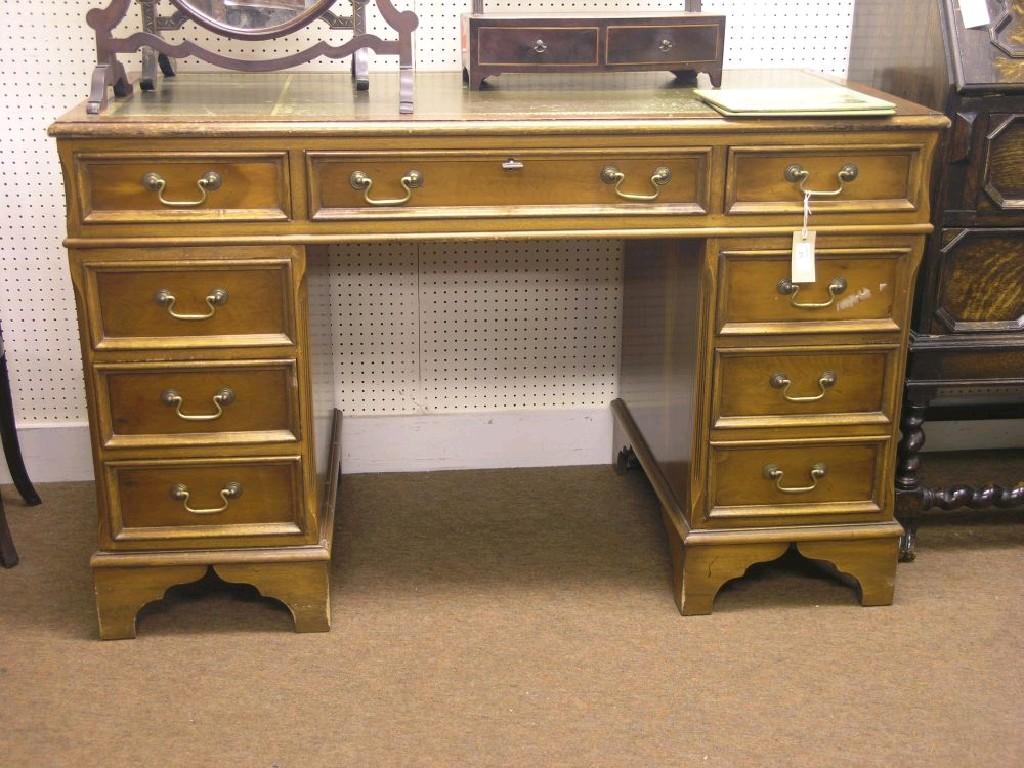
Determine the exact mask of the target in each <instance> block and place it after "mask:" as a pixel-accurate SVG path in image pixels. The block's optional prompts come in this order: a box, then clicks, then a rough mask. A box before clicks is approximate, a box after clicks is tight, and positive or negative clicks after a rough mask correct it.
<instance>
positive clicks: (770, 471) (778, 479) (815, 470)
mask: <svg viewBox="0 0 1024 768" xmlns="http://www.w3.org/2000/svg"><path fill="white" fill-rule="evenodd" d="M827 473H828V467H826V466H825V465H824V464H820V463H819V464H815V465H814V466H813V467H811V484H810V485H803V486H798V487H796V488H790V487H787V486H785V485H783V484H782V477H783V472H782V470H781V469H779V467H778V465H776V464H768V465H767V466H766V467H765V468H764V476H765V479H766V480H774V481H775V487H776V488H778V489H779V490H780V491H782V492H783V493H788V494H790V495H796V494H801V493H810V492H811V491H813V490H814V489H815V488H817V487H818V481H819V480H821V478H823V477H824V476H825V475H826V474H827Z"/></svg>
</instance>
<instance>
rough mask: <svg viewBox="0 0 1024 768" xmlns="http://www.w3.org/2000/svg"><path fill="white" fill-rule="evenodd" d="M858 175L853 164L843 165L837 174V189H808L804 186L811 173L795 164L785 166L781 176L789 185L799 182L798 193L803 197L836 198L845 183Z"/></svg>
mask: <svg viewBox="0 0 1024 768" xmlns="http://www.w3.org/2000/svg"><path fill="white" fill-rule="evenodd" d="M859 174H860V169H859V168H857V166H856V165H854V164H853V163H847V164H846V165H844V166H843V167H842V168H840V169H839V173H838V174H837V176H838V178H839V188H838V189H808V188H807V186H806V185H807V180H808V179H809V178H810V177H811V172H810V171H808V170H807V169H806V168H804V167H803V166H802V165H799V164H797V163H793V164H792V165H789V166H786V171H785V173H784V174H783V175H784V176H785V177H786V181H788V182H790V183H791V184H796V183H797V182H800V191H801V192H803V193H804V194H805V195H811V196H812V197H838V196H839V195H841V194H842V193H843V190H844V189H846V185H847V183H849V182H851V181H853V180H854V179H856V178H857V176H858V175H859Z"/></svg>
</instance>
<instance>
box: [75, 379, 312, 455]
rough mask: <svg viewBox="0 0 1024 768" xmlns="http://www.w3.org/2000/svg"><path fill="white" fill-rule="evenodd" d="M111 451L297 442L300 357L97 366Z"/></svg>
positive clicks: (102, 417)
mask: <svg viewBox="0 0 1024 768" xmlns="http://www.w3.org/2000/svg"><path fill="white" fill-rule="evenodd" d="M94 371H95V374H96V384H97V386H96V392H97V403H98V410H99V427H100V432H101V435H102V440H103V445H104V446H105V447H107V448H121V447H142V446H145V447H148V446H179V445H203V444H219V445H224V444H236V443H269V442H278V443H280V442H292V443H294V442H296V441H298V439H299V434H300V429H299V423H300V421H299V403H298V379H297V375H296V370H295V361H294V360H268V361H253V362H250V361H222V362H190V363H186V362H181V363H173V364H160V363H137V364H118V365H96V366H95V368H94Z"/></svg>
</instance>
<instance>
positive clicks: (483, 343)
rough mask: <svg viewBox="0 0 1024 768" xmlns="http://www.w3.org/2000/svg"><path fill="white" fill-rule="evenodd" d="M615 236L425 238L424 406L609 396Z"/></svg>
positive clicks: (520, 404)
mask: <svg viewBox="0 0 1024 768" xmlns="http://www.w3.org/2000/svg"><path fill="white" fill-rule="evenodd" d="M622 251H623V247H622V242H621V241H593V242H582V243H577V242H564V241H563V242H557V241H550V242H515V241H511V242H505V243H501V244H487V245H465V244H463V245H445V244H440V243H439V244H435V245H427V246H423V247H422V248H421V252H420V270H419V273H420V280H419V283H420V291H419V294H420V295H419V299H420V300H419V305H420V323H419V327H420V355H421V359H420V381H421V393H422V402H423V404H424V405H425V407H426V408H427V409H428V410H435V411H437V410H451V411H470V410H488V409H515V408H591V407H604V406H607V404H608V403H609V402H611V401H612V400H613V399H614V398H615V397H616V379H617V374H618V365H619V337H620V327H621V306H622V297H621V290H622V289H621V283H622Z"/></svg>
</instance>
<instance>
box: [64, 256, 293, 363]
mask: <svg viewBox="0 0 1024 768" xmlns="http://www.w3.org/2000/svg"><path fill="white" fill-rule="evenodd" d="M293 253H294V252H293V251H292V250H291V249H281V248H278V249H272V248H263V249H245V248H239V249H216V248H188V249H154V250H147V251H144V252H133V251H115V252H107V253H106V254H100V255H95V254H91V253H90V254H89V255H87V256H85V257H83V264H82V271H83V275H84V294H85V304H86V310H87V315H88V325H89V332H90V336H91V339H92V344H93V347H94V348H96V349H110V350H114V349H183V348H193V347H233V346H238V347H247V346H290V345H293V344H294V343H295V301H294V281H295V277H294V275H293V264H294V261H293V259H292V258H290V257H289V256H290V255H291V254H293ZM271 254H276V255H277V257H276V258H275V257H274V256H273V255H271ZM232 255H237V256H250V255H252V256H254V258H237V259H236V258H231V256H232ZM256 256H258V257H256Z"/></svg>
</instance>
